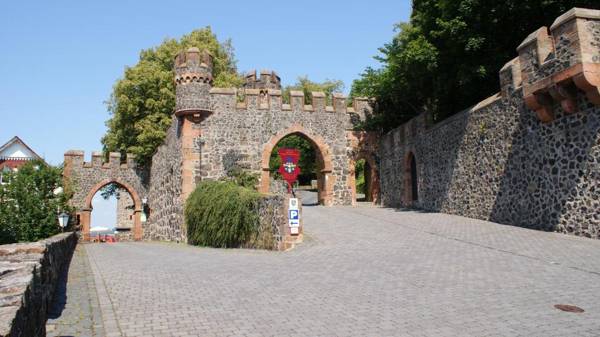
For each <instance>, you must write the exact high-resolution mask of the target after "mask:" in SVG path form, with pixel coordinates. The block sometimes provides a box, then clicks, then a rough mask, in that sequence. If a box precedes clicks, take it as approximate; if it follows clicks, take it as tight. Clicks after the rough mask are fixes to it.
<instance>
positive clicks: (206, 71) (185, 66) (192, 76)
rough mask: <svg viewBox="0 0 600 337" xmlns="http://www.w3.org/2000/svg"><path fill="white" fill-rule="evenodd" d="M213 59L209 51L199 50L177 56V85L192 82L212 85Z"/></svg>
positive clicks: (190, 50)
mask: <svg viewBox="0 0 600 337" xmlns="http://www.w3.org/2000/svg"><path fill="white" fill-rule="evenodd" d="M212 59H213V57H212V55H211V54H210V53H209V52H208V51H207V50H203V51H202V52H201V51H200V49H198V48H189V49H188V50H186V51H184V52H181V53H179V54H177V56H176V57H175V83H176V84H186V83H191V82H202V83H209V84H210V83H212V80H213V76H212V71H213V60H212Z"/></svg>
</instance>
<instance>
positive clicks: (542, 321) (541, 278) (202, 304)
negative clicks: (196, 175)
mask: <svg viewBox="0 0 600 337" xmlns="http://www.w3.org/2000/svg"><path fill="white" fill-rule="evenodd" d="M304 221H305V223H304V224H305V233H306V242H305V243H304V244H302V245H300V246H299V247H297V248H296V249H295V250H293V251H289V252H266V251H252V250H240V249H229V250H221V249H210V248H196V247H190V246H185V245H181V244H180V245H177V244H169V243H119V244H88V245H85V246H84V247H85V251H86V252H87V253H88V256H89V260H90V265H91V268H92V271H93V274H94V278H95V285H96V288H97V293H98V294H99V306H100V308H101V311H102V317H103V319H104V321H105V322H106V324H104V325H105V326H104V328H105V329H106V335H107V336H477V337H482V336H599V335H600V241H596V240H591V239H585V238H581V237H572V236H566V235H562V234H556V233H546V232H539V231H533V230H527V229H522V228H517V227H512V226H504V225H498V224H494V223H489V222H484V221H479V220H472V219H467V218H463V217H458V216H452V215H445V214H435V213H420V212H414V211H398V210H392V209H382V208H375V207H354V208H351V207H331V208H323V207H305V208H304ZM74 261H76V260H74ZM72 270H73V268H72ZM69 287H71V285H70V284H69ZM69 291H70V288H69ZM91 293H92V294H93V292H91ZM80 295H82V294H80ZM71 299H72V297H71V296H69V297H68V300H67V308H69V305H70V301H71ZM74 300H76V298H75V299H74ZM555 304H572V305H577V306H579V307H581V308H583V309H584V310H585V312H584V313H579V314H576V313H568V312H563V311H559V310H557V309H555V308H554V305H555ZM65 313H66V310H65ZM63 316H64V314H63Z"/></svg>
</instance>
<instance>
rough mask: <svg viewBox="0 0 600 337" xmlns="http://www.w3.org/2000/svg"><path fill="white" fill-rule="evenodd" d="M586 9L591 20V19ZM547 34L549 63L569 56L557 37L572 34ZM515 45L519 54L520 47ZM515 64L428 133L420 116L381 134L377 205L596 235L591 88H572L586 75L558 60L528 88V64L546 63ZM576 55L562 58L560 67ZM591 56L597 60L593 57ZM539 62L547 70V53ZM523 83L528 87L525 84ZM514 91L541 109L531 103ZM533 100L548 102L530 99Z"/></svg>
mask: <svg viewBox="0 0 600 337" xmlns="http://www.w3.org/2000/svg"><path fill="white" fill-rule="evenodd" d="M593 12H596V14H597V15H598V19H600V12H599V11H593ZM573 17H575V19H571V20H579V18H578V13H577V12H575V14H574V15H573ZM587 20H588V19H585V20H584V23H585V24H584V25H574V24H573V22H571V21H562V22H560V23H561V24H564V26H565V27H571V29H576V27H578V26H581V27H595V26H593V25H590V24H589V23H587ZM557 21H558V20H557ZM578 24H579V23H578ZM553 28H554V29H555V30H556V31H559V32H560V34H559V35H557V36H555V37H554V38H557V39H558V40H559V43H556V45H557V51H558V52H559V56H560V55H566V54H569V53H566V52H565V50H564V44H565V43H566V42H564V39H565V36H566V35H568V36H570V37H571V39H572V36H575V35H577V33H578V31H570V32H568V33H565V29H566V28H564V27H563V26H561V25H558V26H557V24H556V23H555V25H553ZM585 29H587V28H585ZM567 30H568V29H567ZM565 34H566V35H565ZM578 36H579V38H580V42H578V43H579V44H581V45H583V44H584V43H586V41H585V39H583V37H585V36H583V37H582V35H578ZM551 38H552V37H551ZM528 39H529V38H528ZM598 41H600V40H598V39H597V38H596V45H595V48H596V49H595V50H594V49H584V50H581V49H569V51H570V53H575V54H576V53H583V54H585V53H587V52H590V51H591V52H592V53H596V54H597V55H600V44H599V43H598ZM526 42H527V41H526ZM561 43H562V45H561ZM522 46H523V45H522ZM519 48H520V52H521V51H522V50H523V48H522V47H519ZM539 49H540V48H537V49H536V48H530V49H529V50H539ZM553 53H554V51H551V53H550V54H552V55H553ZM550 54H549V55H550ZM524 56H525V55H523V54H521V57H520V58H521V59H523V57H524ZM560 57H563V56H560ZM565 57H566V56H565ZM525 58H526V59H527V60H529V61H528V63H527V62H525V63H523V62H521V63H520V62H519V60H518V59H516V60H513V61H511V62H509V63H508V64H507V66H505V68H503V70H501V74H500V75H501V76H500V78H501V88H502V90H501V94H497V95H494V96H492V97H490V98H488V99H486V100H484V101H482V102H480V103H479V104H477V105H476V106H475V107H473V108H471V109H469V110H466V111H463V112H461V113H459V114H457V115H455V116H453V117H451V118H449V119H448V120H445V121H443V122H441V123H439V124H438V125H434V126H429V125H427V123H426V118H425V116H424V115H421V116H418V117H416V118H414V119H413V120H411V121H409V122H408V123H406V124H404V125H402V126H401V127H399V128H397V129H395V130H393V131H391V132H390V133H388V134H386V135H385V136H384V137H383V139H382V141H381V147H380V153H381V154H380V158H381V164H380V165H381V166H380V174H381V180H382V184H381V190H382V203H383V205H385V206H393V207H405V206H414V207H417V208H421V209H425V210H430V211H440V212H445V213H453V214H459V215H463V216H467V217H472V218H478V219H484V220H491V221H495V222H499V223H504V224H511V225H517V226H522V227H527V228H535V229H543V230H552V231H559V232H565V233H572V234H576V235H582V236H587V237H592V238H600V212H598V210H600V106H599V103H595V102H594V101H593V100H594V96H593V95H590V92H592V91H591V90H585V89H587V87H583V89H582V87H579V85H578V84H577V83H578V82H577V81H579V80H580V78H581V77H578V76H586V75H587V74H586V73H583V75H577V73H578V70H577V69H580V67H581V64H571V63H569V64H566V65H565V64H564V62H563V63H561V64H562V65H561V66H560V67H558V66H557V67H555V68H554V69H555V70H547V73H546V75H541V71H538V70H536V79H535V81H534V80H532V81H533V82H521V79H522V78H523V79H527V75H526V74H525V73H526V72H530V71H531V69H532V67H540V68H544V69H550V68H551V67H550V66H545V67H544V65H546V64H547V63H542V66H540V65H538V66H535V65H534V66H532V65H531V58H529V56H526V57H525ZM584 58H585V55H584V56H581V55H579V56H573V55H571V56H569V57H567V59H568V60H570V61H569V62H571V61H572V60H581V59H584ZM597 59H598V62H599V63H600V57H598V58H597ZM542 61H546V62H550V63H551V64H556V63H557V61H555V60H554V56H548V57H547V58H546V59H545V60H542ZM536 62H538V61H536ZM574 62H576V61H574ZM524 64H525V67H524V68H523V67H522V65H524ZM563 66H564V67H563ZM565 67H566V68H565ZM536 69H539V68H536ZM557 72H558V73H557ZM557 74H558V75H557ZM574 74H575V75H574ZM557 76H558V77H557ZM555 78H559V79H560V80H555ZM531 83H536V85H537V87H536V88H532V87H528V86H529V85H531ZM597 83H600V81H599V82H597ZM575 85H577V87H576V86H575ZM557 88H558V89H557ZM553 90H554V91H553ZM596 90H597V87H596ZM524 91H526V92H527V93H526V94H527V95H529V96H528V97H535V98H536V99H539V101H538V102H540V101H543V103H544V104H543V105H536V104H533V105H532V101H531V100H529V99H525V97H524ZM557 91H560V92H561V93H562V94H557V93H556V92H557ZM569 92H570V93H569ZM543 95H548V97H546V98H544V99H542V98H540V97H541V96H543ZM567 100H572V103H570V102H567ZM534 109H544V111H542V113H540V112H538V111H536V110H534ZM409 153H412V154H414V156H415V158H416V163H417V176H418V179H417V182H418V200H417V201H415V202H412V201H411V200H410V198H408V197H407V196H408V192H407V191H408V190H409V186H407V185H408V184H409V183H410V178H409V175H410V172H409V168H408V161H407V158H408V157H409Z"/></svg>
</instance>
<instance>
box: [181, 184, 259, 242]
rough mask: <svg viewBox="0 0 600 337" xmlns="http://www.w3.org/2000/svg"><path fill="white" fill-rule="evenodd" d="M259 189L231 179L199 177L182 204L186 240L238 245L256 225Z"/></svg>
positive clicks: (254, 232)
mask: <svg viewBox="0 0 600 337" xmlns="http://www.w3.org/2000/svg"><path fill="white" fill-rule="evenodd" d="M259 199H260V193H258V192H257V191H255V190H252V189H250V188H246V187H241V186H239V185H237V184H235V183H234V182H231V181H211V180H207V181H202V182H200V183H199V184H198V185H197V186H196V189H195V190H194V192H192V194H191V195H190V196H189V197H188V200H187V201H186V204H185V221H186V225H187V231H188V242H189V243H190V244H193V245H199V246H210V247H218V248H231V247H241V246H242V245H243V244H244V243H247V242H249V241H251V240H253V239H254V238H255V237H256V235H257V231H258V227H259V216H258V211H257V209H258V203H259Z"/></svg>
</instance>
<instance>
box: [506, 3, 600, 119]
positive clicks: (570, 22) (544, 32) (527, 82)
mask: <svg viewBox="0 0 600 337" xmlns="http://www.w3.org/2000/svg"><path fill="white" fill-rule="evenodd" d="M517 52H518V53H519V56H518V57H517V58H515V59H513V60H511V61H510V62H508V63H507V64H506V65H505V66H504V67H502V69H501V70H500V86H501V92H502V95H503V96H504V97H507V96H508V95H510V93H511V91H514V90H515V89H516V88H518V87H520V86H522V89H523V96H524V99H525V103H526V104H527V106H528V107H529V108H530V109H532V110H534V111H535V112H536V114H537V116H538V118H539V119H540V120H541V121H542V122H550V121H552V120H553V119H554V112H553V110H552V109H553V105H554V104H556V103H557V104H560V105H561V107H562V108H563V110H564V111H565V112H566V113H574V112H576V111H577V102H576V97H577V92H578V91H583V92H584V93H585V95H586V96H587V98H588V99H589V100H590V102H592V103H593V104H596V105H600V91H599V90H598V88H599V87H600V11H599V10H591V9H583V8H573V9H571V10H570V11H568V12H566V13H565V14H563V15H561V16H560V17H558V18H557V19H556V20H555V21H554V23H553V24H552V26H551V27H550V29H549V30H548V28H546V27H541V28H540V29H538V30H536V31H535V32H533V33H531V34H530V35H529V36H527V38H525V40H524V41H523V42H522V43H521V44H520V45H519V47H518V48H517Z"/></svg>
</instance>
